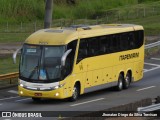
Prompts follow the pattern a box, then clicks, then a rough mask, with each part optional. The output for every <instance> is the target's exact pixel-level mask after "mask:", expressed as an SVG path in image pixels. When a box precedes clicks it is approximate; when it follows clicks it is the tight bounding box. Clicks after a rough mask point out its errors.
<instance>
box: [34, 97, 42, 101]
mask: <svg viewBox="0 0 160 120" xmlns="http://www.w3.org/2000/svg"><path fill="white" fill-rule="evenodd" d="M32 100H33V101H34V102H39V101H40V100H41V98H35V97H32Z"/></svg>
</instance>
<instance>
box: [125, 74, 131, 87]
mask: <svg viewBox="0 0 160 120" xmlns="http://www.w3.org/2000/svg"><path fill="white" fill-rule="evenodd" d="M130 82H131V74H130V73H129V72H127V75H126V77H125V79H124V81H123V89H128V88H129V85H130Z"/></svg>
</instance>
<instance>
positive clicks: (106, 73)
mask: <svg viewBox="0 0 160 120" xmlns="http://www.w3.org/2000/svg"><path fill="white" fill-rule="evenodd" d="M103 79H104V81H103V84H104V83H109V82H112V81H113V71H112V67H109V68H104V69H103Z"/></svg>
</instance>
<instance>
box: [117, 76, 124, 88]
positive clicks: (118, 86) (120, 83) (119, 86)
mask: <svg viewBox="0 0 160 120" xmlns="http://www.w3.org/2000/svg"><path fill="white" fill-rule="evenodd" d="M123 80H124V77H123V75H122V74H119V77H118V84H117V90H118V91H121V90H122V89H123Z"/></svg>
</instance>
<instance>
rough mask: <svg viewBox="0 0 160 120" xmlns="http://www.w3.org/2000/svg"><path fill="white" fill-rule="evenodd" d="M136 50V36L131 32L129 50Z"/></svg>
mask: <svg viewBox="0 0 160 120" xmlns="http://www.w3.org/2000/svg"><path fill="white" fill-rule="evenodd" d="M134 48H135V37H134V34H133V32H130V33H129V49H128V50H130V49H134Z"/></svg>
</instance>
